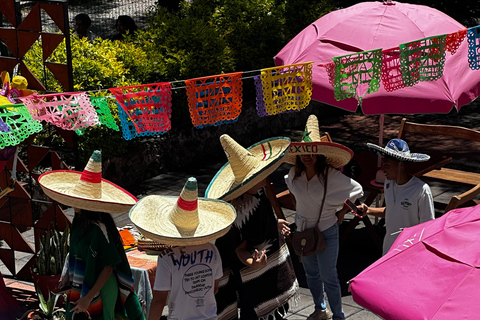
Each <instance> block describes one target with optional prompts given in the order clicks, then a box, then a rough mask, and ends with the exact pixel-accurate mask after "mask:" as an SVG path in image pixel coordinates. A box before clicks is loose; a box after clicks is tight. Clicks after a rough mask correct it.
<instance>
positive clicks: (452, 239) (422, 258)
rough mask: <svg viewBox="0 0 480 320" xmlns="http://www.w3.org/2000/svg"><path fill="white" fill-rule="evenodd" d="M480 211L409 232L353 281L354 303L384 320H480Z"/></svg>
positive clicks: (451, 216)
mask: <svg viewBox="0 0 480 320" xmlns="http://www.w3.org/2000/svg"><path fill="white" fill-rule="evenodd" d="M479 267H480V205H477V206H475V207H468V208H463V209H456V210H452V211H449V212H448V213H446V214H445V215H443V216H442V217H440V218H437V219H435V220H432V221H428V222H425V223H422V224H420V225H417V226H414V227H411V228H406V229H403V231H402V232H401V233H400V235H399V236H398V238H397V240H396V241H395V243H394V244H393V246H392V248H391V249H390V251H389V252H388V253H387V254H386V255H385V256H383V257H382V258H380V259H379V260H378V261H376V262H375V263H374V264H372V265H371V266H369V267H368V268H367V269H365V270H364V271H363V272H361V273H360V274H359V275H358V276H356V277H355V278H353V279H352V280H351V281H350V290H351V292H352V295H353V300H355V302H357V303H358V304H360V305H362V306H364V307H366V308H368V309H370V310H371V311H373V312H374V313H376V314H378V315H379V316H381V317H383V318H384V319H396V320H402V319H408V320H416V319H431V320H437V319H438V320H440V319H442V320H443V319H478V318H479V314H480V304H479V303H478V299H479V298H480V291H479V290H478V288H479V286H480V268H479Z"/></svg>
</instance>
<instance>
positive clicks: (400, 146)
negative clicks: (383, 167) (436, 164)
mask: <svg viewBox="0 0 480 320" xmlns="http://www.w3.org/2000/svg"><path fill="white" fill-rule="evenodd" d="M367 147H368V149H369V150H370V151H371V152H373V153H375V154H376V155H379V156H381V157H389V158H392V159H395V160H398V161H410V162H424V161H428V160H430V156H429V155H427V154H423V153H411V152H410V148H409V147H408V144H407V143H406V142H405V141H404V140H402V139H392V140H390V141H388V143H387V145H386V146H385V148H382V147H380V146H378V145H376V144H373V143H367Z"/></svg>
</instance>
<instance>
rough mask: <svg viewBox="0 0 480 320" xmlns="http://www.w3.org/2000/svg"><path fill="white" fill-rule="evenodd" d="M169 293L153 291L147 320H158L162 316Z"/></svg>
mask: <svg viewBox="0 0 480 320" xmlns="http://www.w3.org/2000/svg"><path fill="white" fill-rule="evenodd" d="M168 293H169V291H157V290H154V291H153V299H152V302H150V311H149V314H148V320H158V319H160V317H161V316H162V313H163V309H164V308H165V306H166V305H167V298H168Z"/></svg>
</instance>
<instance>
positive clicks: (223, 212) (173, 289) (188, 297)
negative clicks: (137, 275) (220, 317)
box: [129, 178, 236, 320]
mask: <svg viewBox="0 0 480 320" xmlns="http://www.w3.org/2000/svg"><path fill="white" fill-rule="evenodd" d="M129 216H130V219H131V220H132V222H133V223H134V224H135V226H136V227H137V228H138V229H139V230H140V231H141V232H142V233H144V234H145V236H146V237H148V238H150V239H152V240H155V241H157V242H159V243H161V244H164V245H166V246H167V248H166V249H164V250H163V251H161V252H160V253H159V256H158V262H157V271H156V274H155V283H154V286H153V289H154V291H153V299H152V301H151V303H150V311H149V316H148V319H149V320H158V319H160V317H161V316H162V313H163V310H164V308H165V306H166V305H167V304H168V319H172V320H173V319H175V320H189V319H198V320H213V319H217V304H216V301H215V293H216V292H217V290H218V285H219V280H220V278H221V277H222V275H223V271H222V261H221V258H220V254H219V253H218V250H217V248H216V247H215V245H213V244H212V243H211V242H212V241H213V240H215V239H217V238H218V237H221V236H222V235H224V234H225V233H226V232H227V231H228V230H229V229H230V226H231V224H232V223H233V221H234V220H235V218H236V212H235V209H234V208H233V207H232V206H231V205H230V204H229V203H226V202H224V201H220V200H212V199H206V198H198V188H197V180H196V179H195V178H189V179H188V181H187V183H186V184H185V186H184V187H183V190H182V192H181V193H180V197H178V198H175V197H171V196H156V195H155V196H153V195H152V196H147V197H145V198H143V199H141V200H140V201H139V202H138V203H137V204H136V205H135V206H134V207H133V208H132V210H130V215H129Z"/></svg>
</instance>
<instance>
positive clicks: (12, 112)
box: [0, 104, 43, 149]
mask: <svg viewBox="0 0 480 320" xmlns="http://www.w3.org/2000/svg"><path fill="white" fill-rule="evenodd" d="M0 119H1V120H2V121H3V122H4V123H5V124H7V125H8V126H9V127H10V131H8V132H1V131H0V149H3V148H5V147H8V146H16V145H18V144H20V143H21V142H22V141H23V140H25V139H26V138H28V137H29V136H30V135H32V134H34V133H38V132H40V131H42V128H43V127H42V124H41V123H40V122H39V121H36V120H35V119H33V118H32V116H31V115H30V113H29V112H28V109H27V108H25V106H24V105H23V104H9V105H3V106H0Z"/></svg>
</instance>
